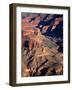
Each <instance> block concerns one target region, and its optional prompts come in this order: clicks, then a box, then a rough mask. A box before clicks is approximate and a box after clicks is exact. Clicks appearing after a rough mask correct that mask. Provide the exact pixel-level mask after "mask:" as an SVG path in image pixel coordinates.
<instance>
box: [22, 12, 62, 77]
mask: <svg viewBox="0 0 72 90" xmlns="http://www.w3.org/2000/svg"><path fill="white" fill-rule="evenodd" d="M21 23H22V27H21V28H22V65H21V66H22V77H29V76H51V75H63V15H55V14H53V15H52V14H36V13H35V14H33V13H32V14H29V13H22V21H21Z"/></svg>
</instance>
